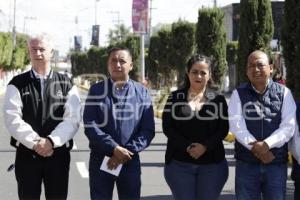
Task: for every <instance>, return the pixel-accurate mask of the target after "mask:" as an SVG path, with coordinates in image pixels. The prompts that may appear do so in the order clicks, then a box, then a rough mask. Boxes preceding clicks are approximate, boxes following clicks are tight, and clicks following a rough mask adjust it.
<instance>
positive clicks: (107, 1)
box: [0, 0, 239, 55]
mask: <svg viewBox="0 0 300 200" xmlns="http://www.w3.org/2000/svg"><path fill="white" fill-rule="evenodd" d="M213 2H214V1H213V0H152V7H153V9H152V26H155V25H156V24H158V23H172V22H176V21H177V20H178V19H179V18H181V19H184V20H187V21H190V22H196V21H197V17H198V16H197V15H198V9H199V8H201V7H212V6H213ZM237 2H239V0H217V6H218V7H223V6H226V5H229V4H231V3H237ZM13 5H14V0H0V31H5V32H8V31H11V30H12V24H13ZM95 8H96V9H95ZM131 8H132V0H16V30H17V32H20V33H24V32H25V33H26V34H29V35H34V34H39V33H48V34H49V35H50V36H51V37H52V38H53V42H54V44H55V48H56V49H57V50H59V52H60V55H65V54H66V53H67V52H68V50H69V49H70V48H73V47H74V45H73V44H74V41H73V38H74V35H81V36H82V39H83V41H82V43H83V47H86V48H89V43H90V41H91V34H92V25H93V24H95V21H96V23H97V24H100V46H106V45H107V34H108V32H109V29H115V26H116V25H117V24H118V22H119V23H121V24H125V26H126V27H131V11H132V9H131ZM95 15H96V16H97V17H96V19H95ZM76 17H77V19H78V20H77V21H78V23H77V24H76V23H75V18H76Z"/></svg>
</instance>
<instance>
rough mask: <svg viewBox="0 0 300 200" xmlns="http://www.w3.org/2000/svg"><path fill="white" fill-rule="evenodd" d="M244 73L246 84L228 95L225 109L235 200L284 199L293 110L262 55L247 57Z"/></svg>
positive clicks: (293, 125) (290, 98)
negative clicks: (233, 161)
mask: <svg viewBox="0 0 300 200" xmlns="http://www.w3.org/2000/svg"><path fill="white" fill-rule="evenodd" d="M246 67H247V70H246V71H247V77H248V79H249V82H248V83H244V84H242V85H240V86H239V87H237V88H236V90H234V91H233V93H232V96H231V99H230V103H229V108H228V112H229V124H230V131H231V132H232V133H233V134H235V137H236V142H235V158H236V160H237V161H236V177H235V191H236V197H237V199H238V200H253V199H261V198H263V199H267V200H281V199H285V193H286V179H287V152H288V149H287V142H288V141H289V139H290V138H291V137H292V136H293V133H294V129H295V110H296V105H295V102H294V99H293V96H292V94H291V92H290V90H289V89H288V88H286V87H285V86H284V85H281V84H278V83H275V82H273V81H272V79H271V78H270V77H271V74H272V72H273V67H272V65H271V64H270V59H269V57H268V55H267V54H266V53H265V52H263V51H259V50H256V51H254V52H252V53H251V54H250V55H249V57H248V61H247V66H246Z"/></svg>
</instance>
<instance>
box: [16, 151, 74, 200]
mask: <svg viewBox="0 0 300 200" xmlns="http://www.w3.org/2000/svg"><path fill="white" fill-rule="evenodd" d="M15 165H16V168H15V174H16V179H17V184H18V195H19V199H21V200H29V199H30V200H36V199H40V195H41V185H42V183H44V188H45V196H46V199H47V200H50V199H53V200H54V199H55V200H59V199H67V194H68V180H69V169H70V152H69V151H67V150H66V151H65V152H59V154H56V153H54V154H53V156H51V157H46V158H43V157H40V156H38V155H36V154H34V153H33V152H29V151H18V150H17V153H16V161H15Z"/></svg>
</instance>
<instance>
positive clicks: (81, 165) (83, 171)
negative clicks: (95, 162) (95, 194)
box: [76, 162, 89, 178]
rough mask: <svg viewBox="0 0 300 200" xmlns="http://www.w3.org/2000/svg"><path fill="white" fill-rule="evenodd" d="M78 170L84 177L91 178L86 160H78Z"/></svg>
mask: <svg viewBox="0 0 300 200" xmlns="http://www.w3.org/2000/svg"><path fill="white" fill-rule="evenodd" d="M76 166H77V170H78V171H79V174H80V176H81V177H82V178H89V172H88V170H87V167H86V165H85V162H76Z"/></svg>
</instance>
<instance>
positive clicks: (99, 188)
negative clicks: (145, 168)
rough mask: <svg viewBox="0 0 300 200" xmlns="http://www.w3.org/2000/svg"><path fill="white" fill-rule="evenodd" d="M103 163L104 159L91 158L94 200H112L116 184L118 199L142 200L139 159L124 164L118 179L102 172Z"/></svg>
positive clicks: (91, 186)
mask: <svg viewBox="0 0 300 200" xmlns="http://www.w3.org/2000/svg"><path fill="white" fill-rule="evenodd" d="M101 163H102V159H99V158H97V157H94V156H91V157H90V164H89V176H90V195H91V199H92V200H111V199H112V197H113V189H114V185H115V184H116V186H117V190H118V197H119V198H118V199H120V200H139V199H140V194H141V168H140V161H139V159H133V160H131V161H128V162H127V163H126V164H124V165H123V167H122V169H121V172H120V174H119V176H118V177H116V176H114V175H111V174H109V173H107V172H105V171H102V170H100V166H101Z"/></svg>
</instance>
